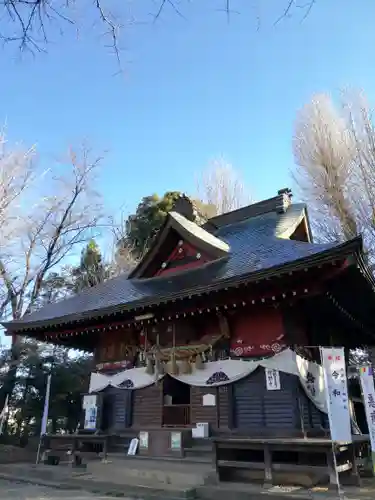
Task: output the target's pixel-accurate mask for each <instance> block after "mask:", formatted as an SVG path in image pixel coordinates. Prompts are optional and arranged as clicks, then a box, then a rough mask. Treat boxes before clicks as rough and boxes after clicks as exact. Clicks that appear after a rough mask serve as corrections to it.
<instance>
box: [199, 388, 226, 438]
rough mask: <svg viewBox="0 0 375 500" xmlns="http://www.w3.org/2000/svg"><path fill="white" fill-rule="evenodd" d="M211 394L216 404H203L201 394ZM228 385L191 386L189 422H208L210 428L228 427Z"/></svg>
mask: <svg viewBox="0 0 375 500" xmlns="http://www.w3.org/2000/svg"><path fill="white" fill-rule="evenodd" d="M205 394H213V395H214V396H215V398H216V406H203V396H204V395H205ZM230 395H231V387H230V385H224V386H221V387H191V391H190V403H191V423H192V425H193V426H194V425H196V424H197V423H199V422H208V423H209V424H210V427H211V429H214V430H217V429H228V428H229V427H230V412H231V409H230Z"/></svg>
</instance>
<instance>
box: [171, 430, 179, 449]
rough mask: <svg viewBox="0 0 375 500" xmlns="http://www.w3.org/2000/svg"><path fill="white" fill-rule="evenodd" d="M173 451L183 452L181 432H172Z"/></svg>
mask: <svg viewBox="0 0 375 500" xmlns="http://www.w3.org/2000/svg"><path fill="white" fill-rule="evenodd" d="M171 449H172V450H181V432H171Z"/></svg>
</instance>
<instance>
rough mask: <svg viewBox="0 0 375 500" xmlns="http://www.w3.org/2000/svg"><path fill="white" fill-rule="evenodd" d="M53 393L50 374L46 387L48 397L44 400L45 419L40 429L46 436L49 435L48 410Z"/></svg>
mask: <svg viewBox="0 0 375 500" xmlns="http://www.w3.org/2000/svg"><path fill="white" fill-rule="evenodd" d="M50 392H51V374H50V373H49V374H48V377H47V386H46V395H45V398H44V409H43V418H42V426H41V428H40V435H41V436H44V435H45V434H47V423H48V410H49V395H50Z"/></svg>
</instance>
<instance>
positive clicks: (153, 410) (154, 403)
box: [132, 383, 163, 429]
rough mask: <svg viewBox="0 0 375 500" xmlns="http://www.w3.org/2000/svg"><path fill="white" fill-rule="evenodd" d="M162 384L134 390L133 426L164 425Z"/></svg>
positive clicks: (140, 427) (137, 427) (139, 427)
mask: <svg viewBox="0 0 375 500" xmlns="http://www.w3.org/2000/svg"><path fill="white" fill-rule="evenodd" d="M162 387H163V386H162V384H161V383H157V384H152V385H149V386H148V387H144V388H143V389H136V390H134V391H132V392H133V418H132V426H133V427H134V428H136V429H142V428H147V427H161V425H162V401H163V399H162V396H163V390H162Z"/></svg>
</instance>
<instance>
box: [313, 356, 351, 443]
mask: <svg viewBox="0 0 375 500" xmlns="http://www.w3.org/2000/svg"><path fill="white" fill-rule="evenodd" d="M321 357H322V366H323V375H324V386H325V393H326V401H327V410H328V419H329V427H330V431H331V439H332V441H339V442H345V443H351V442H352V428H351V421H350V410H349V398H348V385H347V378H346V370H345V354H344V348H342V347H322V348H321Z"/></svg>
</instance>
